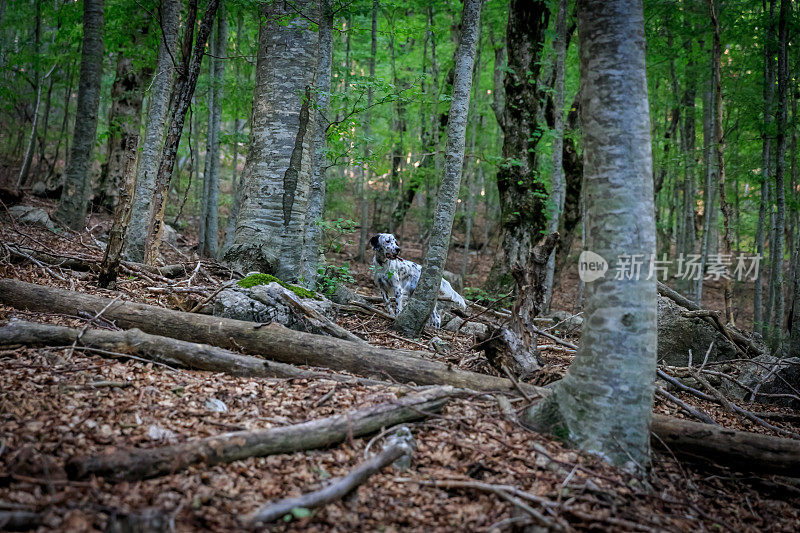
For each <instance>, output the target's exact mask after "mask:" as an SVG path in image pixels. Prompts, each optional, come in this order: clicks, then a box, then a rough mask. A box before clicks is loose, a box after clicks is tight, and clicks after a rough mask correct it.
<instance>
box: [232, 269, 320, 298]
mask: <svg viewBox="0 0 800 533" xmlns="http://www.w3.org/2000/svg"><path fill="white" fill-rule="evenodd" d="M273 282H275V283H277V284H278V285H280V286H281V287H283V288H285V289H289V290H290V291H292V292H293V293H295V294H296V295H297V296H299V297H300V298H319V297H318V296H317V293H315V292H314V291H310V290H308V289H304V288H303V287H298V286H297V285H292V284H291V283H286V282H285V281H281V280H279V279H278V278H276V277H275V276H273V275H272V274H262V273H260V272H258V273H256V274H250V275H249V276H247V277H244V278H242V279H240V280H239V281H238V282H237V283H236V284H237V285H238V286H240V287H242V288H244V289H249V288H251V287H255V286H256V285H269V284H270V283H273Z"/></svg>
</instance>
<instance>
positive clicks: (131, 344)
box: [0, 320, 387, 385]
mask: <svg viewBox="0 0 800 533" xmlns="http://www.w3.org/2000/svg"><path fill="white" fill-rule="evenodd" d="M79 336H80V345H81V346H86V347H89V348H93V349H94V350H100V351H99V352H96V353H99V354H100V355H113V356H114V357H118V356H119V355H117V354H122V355H132V356H136V357H140V358H144V359H147V360H150V361H153V362H155V363H159V364H163V365H168V366H170V367H178V368H186V369H189V370H204V371H207V372H224V373H226V374H229V375H231V376H238V377H250V378H290V379H327V380H330V381H339V382H342V383H361V384H365V385H375V384H382V383H383V384H385V383H387V382H385V381H376V380H371V379H364V378H357V377H350V376H347V375H345V374H333V373H330V372H320V371H316V370H304V369H302V368H299V367H297V366H294V365H289V364H286V363H278V362H275V361H267V360H266V359H262V358H260V357H254V356H251V355H242V354H240V353H237V352H233V351H230V350H226V349H224V348H217V347H216V346H211V345H209V344H198V343H196V342H187V341H182V340H177V339H173V338H171V337H163V336H160V335H150V334H148V333H144V332H142V331H141V330H139V329H129V330H121V331H113V330H103V329H87V330H86V331H84V332H83V335H81V330H79V329H74V328H66V327H63V326H51V325H49V324H37V323H33V322H24V321H21V320H12V321H10V322H8V323H7V324H6V325H5V326H2V327H0V345H3V346H12V345H15V344H23V345H25V346H63V345H70V344H72V343H73V342H74V341H75V339H77V338H78V337H79Z"/></svg>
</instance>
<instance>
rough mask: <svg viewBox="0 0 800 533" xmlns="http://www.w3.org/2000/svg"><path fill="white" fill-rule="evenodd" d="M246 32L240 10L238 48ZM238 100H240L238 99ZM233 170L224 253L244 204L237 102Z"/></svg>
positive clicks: (235, 106) (239, 121) (236, 70)
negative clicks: (240, 174)
mask: <svg viewBox="0 0 800 533" xmlns="http://www.w3.org/2000/svg"><path fill="white" fill-rule="evenodd" d="M243 33H244V12H243V10H241V9H240V10H239V15H238V17H237V19H236V41H237V44H236V48H237V50H241V49H242V45H243V44H244V42H245V39H244V38H243V37H242V35H243ZM234 79H236V80H238V79H239V62H238V61H237V62H236V64H235V66H234ZM236 102H238V100H237V101H236ZM233 115H234V119H233V157H232V158H231V159H233V172H232V177H231V190H232V191H233V203H232V204H231V211H230V216H229V217H228V223H227V224H226V225H225V241H224V244H223V246H222V254H223V255H224V254H225V252H227V251H228V248H230V247H231V246H232V245H233V236H234V234H235V232H236V219H237V218H238V217H239V208H240V207H241V205H242V180H241V179H239V175H238V174H239V131H240V129H241V128H242V127H243V124H242V121H241V120H240V119H239V106H238V105H237V104H236V103H235V104H234V107H233Z"/></svg>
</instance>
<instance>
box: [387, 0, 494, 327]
mask: <svg viewBox="0 0 800 533" xmlns="http://www.w3.org/2000/svg"><path fill="white" fill-rule="evenodd" d="M480 16H481V0H465V1H464V11H463V13H462V16H461V39H460V41H459V44H458V49H457V51H456V63H455V67H454V69H455V77H454V79H453V97H452V100H451V103H450V113H449V114H448V121H447V147H446V156H445V157H446V164H445V172H444V176H443V177H442V184H441V186H440V188H439V198H438V200H437V203H436V210H435V215H434V221H433V230H432V232H431V240H430V243H429V244H428V251H427V253H426V254H425V259H424V261H423V264H422V273H421V274H420V279H419V283H418V284H417V288H416V289H415V290H414V292H413V294H412V295H411V298H410V299H409V301H408V303H407V304H406V306H405V307H404V308H403V310H402V311H401V312H400V313H399V314H398V315H397V318H396V320H395V327H396V328H397V329H398V330H400V331H402V332H404V333H405V334H407V335H412V336H417V335H419V333H420V331H422V328H423V327H424V326H425V322H426V321H427V320H428V316H429V315H430V314H431V312H432V311H433V308H434V306H435V305H436V298H437V296H438V294H439V286H440V284H441V280H442V271H443V270H444V265H445V261H446V259H447V249H448V248H449V246H450V234H451V232H452V230H453V218H454V217H455V212H456V204H457V200H458V192H459V188H460V186H461V173H462V168H463V164H464V145H465V143H466V133H467V118H468V114H469V100H470V89H471V85H472V70H473V67H474V64H475V49H476V47H477V42H478V40H479V38H480V35H479V31H478V28H479V27H480Z"/></svg>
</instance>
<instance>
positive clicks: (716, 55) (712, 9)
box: [708, 0, 735, 324]
mask: <svg viewBox="0 0 800 533" xmlns="http://www.w3.org/2000/svg"><path fill="white" fill-rule="evenodd" d="M715 2H716V0H708V12H709V15H710V17H711V25H712V27H713V31H714V43H713V46H712V53H711V58H712V61H713V65H714V66H713V80H714V83H713V84H714V98H715V100H716V101H715V104H714V108H715V111H716V113H715V116H714V147H715V152H716V160H717V169H716V170H717V175H718V177H719V180H718V181H719V205H720V208H721V210H722V220H723V223H724V226H725V239H724V241H725V253H726V254H727V255H731V253H732V250H733V245H732V243H731V206H730V204H729V203H728V201H727V199H726V191H725V137H724V133H723V129H722V70H721V61H722V46H721V44H720V28H719V18H718V16H717V7H716V6H715V5H714V3H715ZM722 287H723V293H724V297H725V317H726V319H727V321H728V322H730V323H731V324H734V322H735V321H734V317H733V290H732V288H731V283H730V280H729V279H727V278H724V277H723V278H722Z"/></svg>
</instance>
